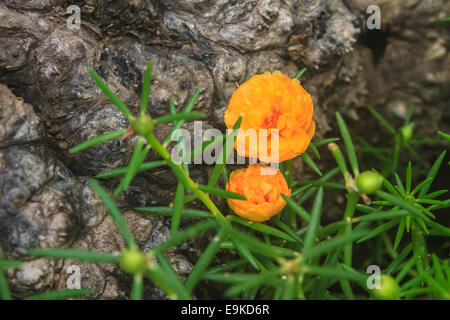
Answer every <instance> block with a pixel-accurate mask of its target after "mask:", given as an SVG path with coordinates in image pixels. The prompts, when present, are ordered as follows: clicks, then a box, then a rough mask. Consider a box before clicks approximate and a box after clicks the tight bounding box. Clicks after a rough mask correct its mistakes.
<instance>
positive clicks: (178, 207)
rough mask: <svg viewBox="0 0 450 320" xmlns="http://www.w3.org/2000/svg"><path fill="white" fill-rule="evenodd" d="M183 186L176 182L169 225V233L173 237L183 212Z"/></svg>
mask: <svg viewBox="0 0 450 320" xmlns="http://www.w3.org/2000/svg"><path fill="white" fill-rule="evenodd" d="M183 198H184V186H183V184H182V183H180V182H178V185H177V191H176V192H175V200H174V201H173V212H172V223H171V225H170V233H171V235H172V236H173V235H174V234H175V233H176V232H177V231H178V227H179V225H180V221H181V215H182V210H183Z"/></svg>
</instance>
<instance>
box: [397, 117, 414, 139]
mask: <svg viewBox="0 0 450 320" xmlns="http://www.w3.org/2000/svg"><path fill="white" fill-rule="evenodd" d="M413 132H414V123H413V122H411V123H410V124H408V125H406V126H403V127H401V128H400V134H401V136H402V140H403V142H404V143H408V142H409V140H411V138H412V136H413Z"/></svg>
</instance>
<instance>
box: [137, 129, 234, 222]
mask: <svg viewBox="0 0 450 320" xmlns="http://www.w3.org/2000/svg"><path fill="white" fill-rule="evenodd" d="M145 139H147V141H148V143H149V144H150V145H151V146H152V148H153V150H155V151H156V152H157V153H158V154H159V155H160V156H161V157H162V158H163V159H164V161H166V162H167V164H169V165H170V166H171V167H173V166H175V167H178V169H179V170H180V172H181V173H182V174H183V176H184V178H185V179H186V181H187V183H188V185H189V187H190V188H191V190H192V191H193V192H194V193H195V195H196V196H197V198H198V199H200V201H201V202H203V204H204V205H205V206H206V207H207V208H208V209H209V211H211V213H212V214H213V216H214V217H215V218H216V219H217V221H218V222H219V223H220V224H221V225H222V224H223V223H224V222H225V217H224V216H223V214H222V213H221V212H220V210H219V209H218V208H217V206H216V205H215V204H214V202H212V200H211V199H210V198H209V196H208V195H207V194H206V193H204V192H203V191H201V190H199V189H198V186H197V184H196V183H195V182H194V181H192V179H191V178H190V177H189V175H188V174H187V173H186V171H185V170H184V169H183V166H182V165H181V164H175V163H174V162H173V161H172V159H171V157H170V154H169V152H168V151H167V149H166V148H164V147H163V146H162V145H161V144H160V143H159V141H158V140H157V139H156V137H155V136H154V134H153V133H150V134H149V135H148V136H147V137H145Z"/></svg>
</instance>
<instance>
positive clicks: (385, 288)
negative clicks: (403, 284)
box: [373, 275, 400, 300]
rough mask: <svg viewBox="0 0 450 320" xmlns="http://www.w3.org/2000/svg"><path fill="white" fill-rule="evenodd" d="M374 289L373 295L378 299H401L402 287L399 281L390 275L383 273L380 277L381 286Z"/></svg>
mask: <svg viewBox="0 0 450 320" xmlns="http://www.w3.org/2000/svg"><path fill="white" fill-rule="evenodd" d="M373 290H374V291H373V296H374V297H375V299H377V300H398V299H400V287H399V286H398V284H397V282H396V281H395V280H394V279H393V278H392V277H390V276H388V275H382V276H381V279H380V288H379V289H373Z"/></svg>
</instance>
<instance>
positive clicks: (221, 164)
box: [208, 117, 242, 187]
mask: <svg viewBox="0 0 450 320" xmlns="http://www.w3.org/2000/svg"><path fill="white" fill-rule="evenodd" d="M241 122H242V117H239V119H237V121H236V123H235V124H234V126H233V129H232V130H231V132H230V133H229V134H227V136H226V138H225V144H224V145H223V148H222V150H221V151H220V154H219V156H218V157H217V161H216V164H215V165H214V168H213V171H212V172H211V176H210V177H209V180H208V186H209V187H214V186H215V185H216V184H217V181H218V180H219V177H220V174H221V173H222V170H223V169H224V168H225V164H226V163H227V159H228V157H229V156H230V154H231V152H233V147H234V140H235V138H236V136H237V134H238V131H239V127H240V126H241Z"/></svg>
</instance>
